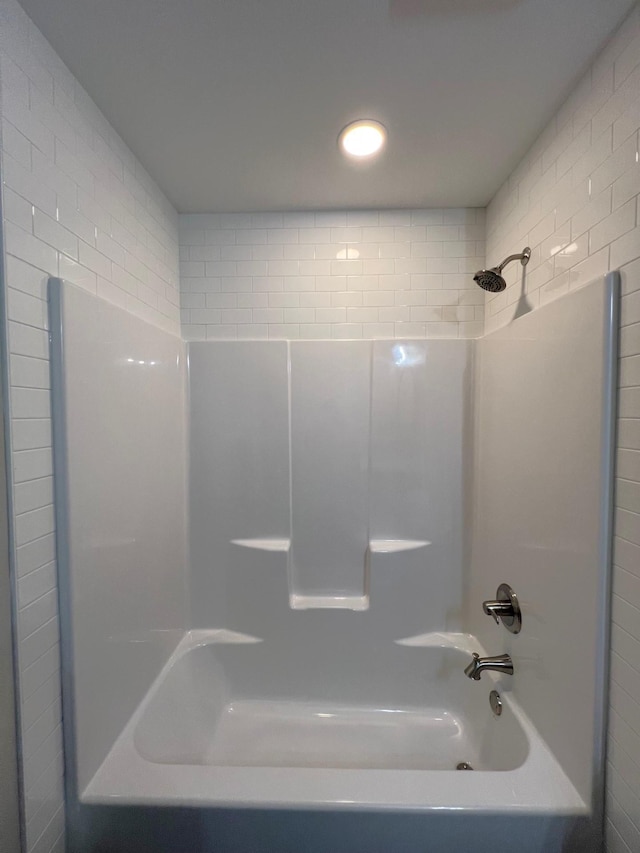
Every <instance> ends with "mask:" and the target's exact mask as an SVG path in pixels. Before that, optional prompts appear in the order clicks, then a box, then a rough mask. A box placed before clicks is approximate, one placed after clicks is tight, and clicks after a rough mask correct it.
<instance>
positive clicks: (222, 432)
mask: <svg viewBox="0 0 640 853" xmlns="http://www.w3.org/2000/svg"><path fill="white" fill-rule="evenodd" d="M616 299H617V277H616V276H614V275H612V276H609V277H608V279H607V280H606V281H605V282H604V283H603V282H602V281H599V282H596V283H594V284H592V285H590V286H589V287H586V288H583V289H582V290H581V291H578V292H576V293H574V294H572V295H570V296H568V297H565V298H563V299H561V300H558V301H557V302H555V303H553V304H552V305H549V306H546V307H545V308H542V309H539V310H538V311H536V312H534V313H532V314H529V315H527V316H525V317H522V318H520V319H519V320H516V321H514V323H512V324H511V326H509V327H507V328H506V329H503V330H500V331H499V332H497V333H494V334H493V335H490V336H488V337H487V338H485V339H483V340H481V341H478V342H471V341H379V342H362V341H358V342H318V343H313V344H312V343H309V344H305V343H299V344H293V343H291V344H287V343H285V342H273V343H258V342H255V343H251V342H247V343H239V342H235V343H202V344H190V345H188V371H187V367H186V365H187V361H186V355H187V353H186V351H185V345H184V344H182V342H180V341H179V340H178V339H176V338H173V337H172V336H170V335H168V334H166V333H164V332H161V331H160V330H158V329H155V328H152V327H150V326H147V325H146V324H144V323H142V322H141V321H139V320H137V319H136V318H134V317H131V316H130V315H127V314H125V313H124V312H121V311H120V310H119V309H117V308H115V307H113V306H111V305H108V304H106V303H104V302H101V301H100V300H98V299H96V298H95V297H93V296H91V295H89V294H87V293H84V292H83V291H81V290H79V289H77V288H75V287H73V286H72V285H68V284H66V283H63V282H60V281H57V280H54V281H53V282H52V285H51V297H50V301H51V310H52V328H53V364H54V373H53V379H54V383H53V385H54V395H53V400H54V423H55V443H56V463H55V464H56V488H57V507H58V530H59V534H58V535H59V550H60V566H61V572H62V589H63V596H62V600H61V620H62V624H63V655H64V661H65V666H64V670H65V672H64V688H65V689H64V702H65V746H66V752H67V761H68V768H67V770H68V779H67V785H68V797H69V801H70V803H71V807H70V809H69V814H70V826H69V837H70V845H71V850H72V851H74V853H75V851H78V853H79V851H82V853H87V851H94V850H95V851H96V853H97V851H101V850H104V849H108V850H109V851H110V853H129V851H133V850H136V851H138V853H139V851H147V850H148V851H152V850H153V851H154V853H165V851H166V853H182V851H186V850H188V851H190V853H205V851H207V853H211V851H220V853H232V851H233V853H236V852H237V853H240V851H241V853H246V851H251V853H261V851H265V853H266V851H275V850H277V851H278V853H287V851H291V853H294V851H295V853H299V851H302V850H304V851H305V853H336V851H339V853H418V851H420V853H425V851H433V853H453V851H460V850H464V851H465V852H466V853H485V851H486V853H489V851H493V850H495V847H496V844H497V843H498V842H499V841H500V839H501V838H503V837H512V838H515V839H516V840H517V846H518V849H519V850H520V851H524V852H525V853H560V851H576V853H577V851H581V853H582V851H587V850H593V851H596V850H598V849H599V843H600V839H601V834H600V833H601V826H600V822H601V819H602V813H601V808H602V772H603V725H604V693H605V683H606V641H607V629H606V625H607V612H608V611H607V608H608V580H607V579H608V563H609V540H610V488H611V430H612V418H613V414H612V413H613V403H614V400H613V389H614V387H615V383H614V364H615V328H616V311H615V306H616ZM187 384H188V387H189V392H188V394H187V392H186V388H187ZM187 400H188V409H187ZM141 401H144V405H141ZM577 425H579V427H580V428H579V429H578V427H577ZM159 459H162V460H163V464H162V465H159V464H157V462H158V460H159ZM96 482H99V483H100V488H99V489H96V488H95V483H96ZM88 496H89V497H88ZM187 506H188V513H187V512H186V510H185V508H186V507H187ZM187 554H188V555H189V556H188V559H187V556H186V555H187ZM503 581H508V582H509V583H510V584H511V585H512V586H513V587H514V588H515V589H517V592H518V596H519V599H520V603H521V606H522V612H523V623H522V631H521V632H520V633H519V634H512V633H509V632H508V631H506V630H505V629H504V627H503V625H502V624H494V622H493V620H491V619H490V618H488V616H487V615H485V614H484V613H483V611H482V602H483V600H484V599H487V598H492V597H493V594H494V591H495V589H496V587H497V586H498V584H499V583H501V582H503ZM576 589H578V590H579V594H580V603H579V606H578V605H575V604H574V605H573V606H567V601H571V596H573V595H575V594H576ZM474 652H476V653H479V654H481V655H485V654H486V653H487V652H489V653H491V654H492V655H498V654H504V653H508V654H509V655H510V656H511V658H512V660H513V667H514V672H513V675H509V674H505V673H494V672H485V673H483V674H482V678H481V679H480V680H478V681H474V680H471V679H470V678H467V677H465V672H464V670H465V667H467V665H468V664H469V663H470V661H471V660H472V654H473V653H474ZM492 690H493V691H497V692H498V693H499V697H500V700H501V702H500V703H498V704H500V709H499V710H501V713H499V714H497V713H496V707H497V706H496V703H495V702H494V703H493V704H490V693H491V691H492ZM463 768H464V769H463Z"/></svg>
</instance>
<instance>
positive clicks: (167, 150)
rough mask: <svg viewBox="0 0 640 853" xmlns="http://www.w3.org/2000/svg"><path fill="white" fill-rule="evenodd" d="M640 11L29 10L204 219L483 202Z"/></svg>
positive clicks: (398, 5)
mask: <svg viewBox="0 0 640 853" xmlns="http://www.w3.org/2000/svg"><path fill="white" fill-rule="evenodd" d="M633 2H634V0H21V3H22V6H23V7H24V8H25V10H26V11H27V12H28V13H29V14H30V15H31V17H32V18H33V20H34V21H35V22H36V24H38V26H39V27H40V28H41V29H42V31H43V32H44V34H45V35H46V36H47V38H48V39H49V40H50V42H51V43H52V44H53V46H54V47H55V48H56V50H57V51H58V53H59V54H60V55H61V56H62V58H63V59H64V60H65V62H66V63H67V65H68V66H69V67H70V68H71V70H72V71H73V72H74V73H75V75H76V76H77V77H78V79H79V80H80V81H81V82H82V83H83V84H84V86H85V87H86V88H87V89H88V91H89V92H90V94H91V95H92V96H93V98H94V99H95V100H96V102H97V103H98V106H100V108H101V109H102V110H103V112H104V113H105V114H106V116H107V117H108V118H109V120H110V121H111V123H112V124H113V125H114V127H115V128H116V129H117V130H118V131H119V132H120V134H121V135H122V137H123V138H124V140H125V141H126V142H127V143H128V145H129V146H130V147H131V148H132V149H133V151H134V152H135V153H136V154H137V156H138V157H139V158H140V160H142V162H143V163H144V165H145V166H146V167H147V169H148V170H149V172H150V173H151V174H152V175H153V177H154V178H155V179H156V180H157V181H158V183H159V184H160V186H161V187H162V188H163V189H164V191H165V192H166V193H167V195H168V196H169V198H170V199H171V201H172V202H173V203H174V204H175V205H176V207H177V208H178V210H180V211H189V212H198V211H259V210H294V209H323V208H366V207H375V208H379V207H442V206H458V205H471V206H483V205H485V204H486V203H487V202H488V201H489V200H490V199H491V197H492V195H493V194H494V192H495V191H496V190H497V189H498V187H499V186H500V184H501V182H502V181H503V180H504V178H505V177H506V176H507V174H508V172H509V170H510V169H511V168H512V167H513V166H514V165H515V163H516V162H517V161H518V159H519V157H520V156H521V155H522V154H523V153H524V151H526V149H527V147H528V145H529V144H530V143H531V142H532V141H533V139H534V137H535V135H536V134H537V132H538V131H540V130H541V129H542V126H543V125H544V123H545V122H546V121H547V120H548V119H549V118H550V117H551V115H553V112H554V110H555V109H556V108H557V107H558V106H559V104H560V103H561V102H562V100H563V99H564V97H565V96H566V95H567V94H568V92H569V91H570V89H571V87H572V86H573V85H574V84H575V82H576V80H577V79H578V77H579V75H580V74H581V73H582V72H583V71H584V70H585V68H586V67H587V65H588V63H589V61H590V60H591V58H592V57H593V56H594V55H595V53H596V51H597V49H598V47H599V46H600V45H601V44H602V42H603V41H604V40H605V38H606V37H607V36H608V35H609V34H610V32H611V31H612V30H613V29H614V28H615V26H616V25H617V24H618V23H619V21H620V20H621V19H622V18H623V17H624V14H625V13H626V11H627V10H628V9H629V8H630V7H631V6H632V5H633ZM361 117H366V118H375V119H377V120H379V121H381V122H383V123H384V124H385V125H386V126H387V128H388V132H389V140H388V146H387V150H386V152H385V154H384V156H383V157H382V158H381V159H379V160H378V161H377V162H375V163H373V164H370V165H368V166H367V167H363V166H360V167H356V166H354V165H353V164H352V163H348V162H346V161H345V160H344V159H343V158H342V157H341V156H340V154H339V152H338V149H337V144H336V138H337V135H338V133H339V131H340V129H341V128H342V127H343V126H344V125H345V124H347V123H348V122H349V121H351V120H353V119H355V118H361Z"/></svg>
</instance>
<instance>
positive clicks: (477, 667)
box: [464, 652, 513, 681]
mask: <svg viewBox="0 0 640 853" xmlns="http://www.w3.org/2000/svg"><path fill="white" fill-rule="evenodd" d="M485 669H487V670H490V671H492V672H503V673H505V674H506V675H513V661H512V660H511V656H510V655H495V657H486V658H481V657H480V655H479V654H478V653H477V652H474V653H473V660H472V661H471V663H470V664H469V665H468V666H466V667H465V670H464V674H465V675H466V676H467V678H472V679H473V680H474V681H480V676H481V675H482V673H483V672H484V670H485Z"/></svg>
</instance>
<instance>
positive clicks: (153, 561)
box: [50, 279, 187, 788]
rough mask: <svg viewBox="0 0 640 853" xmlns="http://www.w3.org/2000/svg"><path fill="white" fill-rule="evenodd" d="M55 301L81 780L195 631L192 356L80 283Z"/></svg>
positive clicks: (60, 491) (68, 663)
mask: <svg viewBox="0 0 640 853" xmlns="http://www.w3.org/2000/svg"><path fill="white" fill-rule="evenodd" d="M50 305H51V318H52V323H51V328H52V339H53V351H52V378H53V390H54V393H53V405H54V411H53V415H54V451H55V454H54V459H55V484H56V515H57V540H58V541H57V544H58V560H59V563H58V565H59V572H60V586H61V610H62V620H61V622H62V631H63V636H62V640H63V660H64V671H63V677H64V688H65V690H66V691H67V695H66V698H65V736H66V737H67V738H68V740H67V746H68V747H69V748H71V749H72V750H73V747H74V746H75V757H76V761H77V769H78V784H79V786H80V787H81V788H82V787H83V786H84V785H86V784H87V782H88V781H89V779H90V778H91V777H92V776H93V774H94V773H95V771H96V770H97V769H98V767H99V765H100V764H101V762H102V760H103V759H104V757H105V756H106V754H107V752H108V751H109V749H110V748H111V746H112V744H113V741H114V740H115V738H116V737H117V735H118V734H119V732H120V731H121V730H122V728H123V726H124V725H125V723H126V722H127V720H128V719H129V717H130V716H131V714H132V713H133V711H134V710H135V708H136V706H137V705H138V703H139V702H140V700H141V699H142V697H143V696H144V694H145V693H146V691H147V690H148V689H149V686H150V684H151V682H152V681H153V679H154V678H155V676H156V675H157V673H158V672H159V670H160V669H161V667H162V665H163V664H164V663H165V661H166V659H167V657H168V656H169V654H170V653H171V652H172V651H173V649H174V647H175V645H176V644H177V642H178V641H179V639H180V638H181V636H182V633H183V631H184V629H185V628H186V627H187V625H186V612H187V611H186V588H185V576H186V571H185V563H186V518H185V505H186V496H185V481H186V476H185V474H186V471H185V468H186V418H185V415H186V407H185V387H186V386H185V357H184V346H183V344H182V341H181V340H180V339H179V338H177V337H175V336H174V335H171V334H169V333H167V332H164V331H162V330H161V329H158V328H156V327H155V326H151V325H149V324H147V323H145V322H144V321H142V320H140V319H138V318H137V317H134V316H133V315H131V314H129V313H127V312H125V311H123V310H122V309H120V308H116V307H115V306H113V305H111V304H109V303H107V302H104V301H103V300H101V299H98V298H97V297H95V296H93V295H92V294H90V293H88V292H86V291H84V290H81V289H80V288H77V287H75V286H74V285H71V284H67V283H63V282H61V281H60V280H56V279H54V280H52V281H51V282H50ZM71 668H73V671H71ZM73 717H75V729H74V727H73V725H72V723H73V719H72V718H73ZM74 742H75V743H74ZM72 781H73V780H72Z"/></svg>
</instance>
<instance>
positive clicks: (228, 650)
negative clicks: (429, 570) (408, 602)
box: [81, 630, 588, 816]
mask: <svg viewBox="0 0 640 853" xmlns="http://www.w3.org/2000/svg"><path fill="white" fill-rule="evenodd" d="M339 646H340V644H339V640H338V639H335V640H334V641H332V640H331V638H327V639H326V642H325V643H324V644H321V645H320V646H319V647H317V648H316V650H315V653H314V654H312V655H311V660H310V655H309V648H308V647H307V648H306V649H305V650H304V654H302V653H300V651H299V650H298V648H297V647H296V644H288V645H283V646H281V647H279V648H278V647H277V643H276V641H273V642H269V641H265V642H253V641H252V638H249V637H246V636H244V635H240V634H234V633H232V632H228V631H215V630H212V631H191V632H189V633H188V634H186V636H185V637H184V639H183V641H182V642H181V643H180V645H179V646H178V648H177V649H176V651H175V653H174V654H173V655H172V657H171V658H170V660H169V661H168V663H167V665H166V666H165V667H164V669H163V670H162V672H161V673H160V675H159V677H158V679H157V680H156V682H155V683H154V685H153V687H152V689H151V690H150V691H149V693H148V695H147V696H146V697H145V699H144V701H143V702H142V703H141V705H140V707H139V708H138V710H137V711H136V713H135V714H134V715H133V717H132V719H131V720H130V722H129V723H128V725H127V726H126V728H125V729H124V731H123V732H122V734H121V735H120V737H119V738H118V740H117V741H116V743H115V745H114V747H113V749H112V750H111V751H110V753H109V755H108V756H107V758H106V760H105V761H104V763H103V764H102V766H101V767H100V769H99V770H98V772H97V773H96V774H95V776H94V777H93V779H92V780H91V782H90V783H89V785H88V786H87V787H86V789H85V790H84V791H83V792H81V801H82V802H84V803H94V804H95V803H111V804H114V803H117V802H121V803H125V804H149V805H173V806H175V805H183V806H184V805H187V806H218V807H219V806H225V807H269V808H289V809H290V808H305V809H318V808H320V809H331V810H344V809H357V810H362V809H375V810H401V811H407V810H411V811H413V810H417V811H420V812H429V811H441V810H448V809H450V810H455V811H456V812H460V811H466V810H468V811H470V812H483V811H484V812H492V813H512V812H513V811H514V810H516V811H518V812H523V813H524V812H526V813H532V814H533V813H539V814H542V813H548V814H554V815H567V816H579V815H584V814H586V813H587V811H588V808H587V805H586V804H585V802H584V801H583V800H582V799H581V798H580V796H579V795H578V793H577V791H576V790H575V788H574V786H573V785H572V784H571V782H570V781H569V779H568V778H567V776H566V775H565V773H564V772H563V770H562V769H561V767H560V766H559V765H558V763H557V761H556V760H555V759H554V757H553V755H552V754H551V752H550V751H549V749H548V748H547V746H546V745H545V743H544V742H543V741H542V740H541V738H540V737H539V735H538V734H537V732H536V731H535V729H534V728H533V726H532V725H531V723H530V722H529V720H528V719H527V718H526V716H525V715H524V714H523V712H522V710H521V709H520V708H519V707H518V705H517V703H516V702H515V701H514V700H513V699H512V698H511V697H510V696H509V693H508V684H506V683H505V684H504V688H503V687H502V686H501V685H497V683H496V682H495V681H494V680H493V679H492V677H491V676H490V675H488V674H486V673H485V674H484V675H483V677H482V680H481V681H480V682H473V681H470V680H469V679H467V678H466V677H465V676H464V673H463V669H464V666H465V665H466V663H467V662H468V660H469V657H470V654H471V650H477V651H480V652H481V653H484V651H483V649H482V647H481V646H480V645H479V643H478V642H477V641H476V640H475V639H474V638H473V637H470V636H468V635H462V634H449V635H447V634H436V635H426V636H425V638H422V640H421V641H420V644H419V645H411V646H407V645H401V644H398V643H393V642H387V643H386V644H382V645H381V647H380V648H379V649H372V648H361V647H360V648H358V647H356V648H355V651H354V650H351V649H347V648H344V647H342V649H340V647H339ZM508 678H509V676H504V677H503V681H505V680H506V679H508ZM496 686H499V689H500V690H501V695H502V701H503V713H502V715H501V716H500V717H496V716H494V715H493V713H492V711H491V708H490V705H489V693H490V691H491V689H493V688H495V687H496ZM461 762H466V763H467V764H470V765H471V766H472V767H473V772H470V771H459V770H456V766H457V765H458V764H459V763H461Z"/></svg>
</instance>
